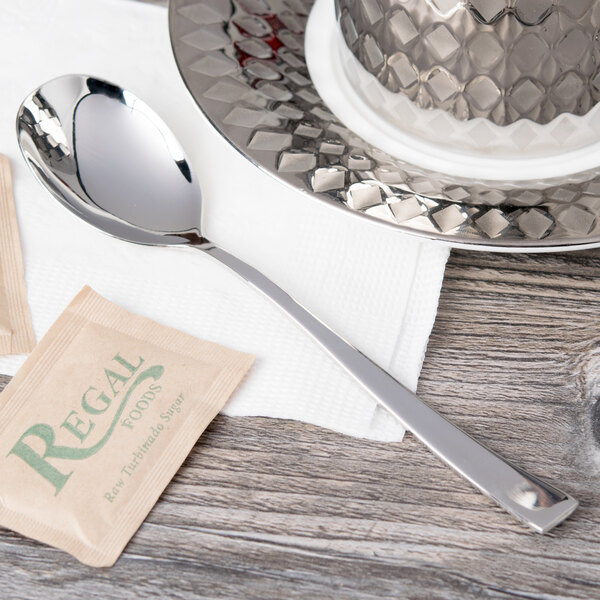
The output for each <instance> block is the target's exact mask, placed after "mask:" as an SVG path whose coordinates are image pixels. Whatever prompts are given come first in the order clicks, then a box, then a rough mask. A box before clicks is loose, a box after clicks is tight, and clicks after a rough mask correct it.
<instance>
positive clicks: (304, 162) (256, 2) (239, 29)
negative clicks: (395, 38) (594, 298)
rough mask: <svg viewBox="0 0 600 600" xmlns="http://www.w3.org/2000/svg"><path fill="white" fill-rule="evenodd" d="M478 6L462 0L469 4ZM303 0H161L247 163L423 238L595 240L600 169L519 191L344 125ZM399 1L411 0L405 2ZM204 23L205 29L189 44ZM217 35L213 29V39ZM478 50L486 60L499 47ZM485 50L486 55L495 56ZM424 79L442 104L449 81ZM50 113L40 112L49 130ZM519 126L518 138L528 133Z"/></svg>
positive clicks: (221, 125) (485, 97) (215, 115)
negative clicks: (306, 45)
mask: <svg viewBox="0 0 600 600" xmlns="http://www.w3.org/2000/svg"><path fill="white" fill-rule="evenodd" d="M376 1H379V0H373V2H376ZM582 2H583V3H585V2H584V0H576V3H577V4H578V6H575V5H574V4H573V5H572V11H571V12H569V13H568V16H569V17H573V16H574V12H575V11H581V10H583V8H582V7H583V4H582ZM476 4H478V3H477V2H476V1H475V0H472V1H471V2H470V6H471V8H472V9H473V10H474V8H475V5H476ZM479 4H481V6H480V9H481V11H483V12H481V17H482V18H497V17H494V16H493V15H492V16H490V15H491V13H494V11H497V9H498V7H499V6H500V5H499V4H498V3H496V2H495V0H486V2H481V3H479ZM311 6H312V0H286V1H285V2H284V1H283V0H268V1H267V0H233V1H230V0H171V3H170V29H171V36H172V41H173V46H174V50H175V56H176V59H177V61H178V64H179V67H180V69H181V72H182V74H183V77H184V80H185V82H186V84H187V86H188V88H189V90H190V92H191V94H192V95H193V97H194V98H195V100H196V102H197V103H198V105H199V106H200V107H201V108H202V110H203V111H204V112H205V113H206V114H207V115H208V117H209V118H210V119H211V120H212V122H213V123H214V124H215V126H216V127H217V128H218V129H219V130H220V131H221V132H222V133H223V135H224V136H225V137H226V138H228V139H229V140H230V141H231V143H233V144H234V145H235V146H236V147H237V148H238V149H239V150H240V151H241V152H242V153H243V154H245V155H246V156H248V158H249V159H250V160H252V161H253V162H254V163H256V164H257V165H259V166H260V167H261V168H263V169H264V170H266V171H268V172H270V173H272V174H273V175H274V176H277V177H278V178H280V179H281V180H283V181H285V182H286V183H288V184H289V185H291V186H292V187H295V188H297V189H298V190H300V191H302V192H305V193H307V195H312V196H314V197H316V198H318V199H320V200H323V201H326V202H330V203H333V204H335V205H337V206H340V207H344V208H346V209H347V210H351V211H353V212H355V213H356V214H360V215H365V216H368V217H370V218H374V219H378V220H379V221H381V222H385V223H387V224H388V225H394V226H396V227H398V228H399V229H401V230H403V231H405V232H408V233H412V234H416V235H421V236H425V237H427V238H436V239H444V240H447V241H451V242H452V243H454V244H457V245H461V244H462V245H465V246H473V245H485V246H489V247H492V248H496V249H505V248H513V249H514V248H520V249H540V248H562V247H569V248H572V247H577V246H578V245H590V244H598V245H600V169H599V170H598V171H595V172H593V173H590V172H588V173H579V174H577V175H574V176H573V177H571V178H570V179H568V180H565V179H562V180H546V181H543V182H539V181H535V182H531V183H530V184H529V185H528V186H526V187H524V186H519V185H518V184H515V183H514V182H513V183H511V182H501V183H500V182H485V181H474V180H466V179H458V178H455V177H450V176H448V175H444V174H440V173H433V172H430V171H427V170H425V169H423V168H420V167H417V166H415V165H412V164H408V163H405V162H403V161H401V160H398V159H396V158H394V157H392V156H390V155H388V154H386V153H385V152H383V151H381V150H380V149H378V148H376V147H373V146H371V145H370V144H368V143H367V142H366V141H365V140H363V139H362V138H360V137H359V136H357V135H356V134H355V133H353V132H352V131H350V130H349V129H347V128H346V127H345V126H344V125H343V124H342V123H341V122H340V121H339V120H338V119H337V118H336V117H335V116H334V115H332V114H331V112H330V111H329V110H328V109H327V107H326V106H325V104H324V102H323V101H322V99H321V97H320V96H319V94H318V92H317V90H316V89H315V87H314V85H313V84H312V81H311V78H310V73H309V72H308V70H307V68H306V64H305V60H304V56H303V51H302V46H303V31H302V30H300V29H299V28H300V27H304V24H305V21H306V15H307V14H308V12H309V10H310V7H311ZM373 6H374V5H372V6H371V9H370V10H371V14H372V15H376V12H373V10H372V9H373ZM409 6H410V0H407V1H406V2H403V7H409ZM503 6H504V5H503ZM565 6H566V4H565ZM569 6H571V5H569ZM486 9H488V10H486ZM503 10H504V9H503ZM396 14H400V13H399V12H398V11H397V10H396ZM384 15H385V13H384ZM255 18H260V19H262V20H260V21H257V20H255ZM373 18H374V17H373ZM380 21H381V22H380V25H381V26H382V27H387V26H388V25H389V21H386V19H385V18H383V19H381V20H380ZM263 22H265V23H267V24H268V25H269V28H267V27H265V26H264V25H263ZM250 23H252V27H251V26H250V25H249V24H250ZM405 23H406V21H405ZM207 25H210V26H211V28H210V30H209V31H210V32H211V35H210V36H209V37H208V38H207V40H206V41H201V40H200V41H199V38H200V34H199V32H204V31H207V29H206V26H207ZM259 25H260V26H259ZM290 27H294V28H295V29H294V31H293V32H292V31H291V29H289V28H290ZM251 28H253V30H254V31H255V33H254V34H252V33H251V32H250V31H249V30H250V29H251ZM216 31H218V32H222V35H220V34H219V35H213V34H214V32H216ZM288 33H293V34H294V36H297V37H295V38H294V40H295V41H294V43H290V42H289V41H288V43H287V46H286V45H284V43H283V41H282V40H290V39H292V38H290V37H289V36H288V35H287V34H288ZM256 36H258V37H256ZM436 39H437V38H435V37H434V40H436ZM440 39H442V42H439V41H438V42H434V43H437V44H438V49H437V50H438V52H440V53H444V52H445V53H449V54H452V53H454V54H460V53H461V52H462V49H458V50H456V49H453V44H452V41H451V40H450V39H449V38H448V37H446V36H445V34H444V38H440ZM186 40H187V41H186ZM189 40H193V41H194V43H193V44H189V43H188V42H189ZM214 40H218V43H215V41H214ZM407 43H408V44H409V45H410V44H411V43H421V40H420V39H418V40H416V41H413V42H411V41H410V40H408V42H407ZM488 48H491V52H490V57H492V56H494V55H495V54H496V53H497V50H495V49H494V48H493V46H492V45H490V46H488ZM490 57H488V58H487V59H486V60H488V61H489V62H490V61H491V62H494V59H492V58H490ZM256 58H260V59H262V60H267V62H266V63H260V64H261V65H262V67H268V68H262V67H261V69H257V65H256V64H254V65H253V62H254V63H256V61H255V60H254V59H256ZM404 58H406V55H404ZM404 58H403V56H402V55H400V54H398V55H397V57H396V69H395V71H394V73H396V76H397V79H396V80H395V81H396V85H399V86H400V85H403V86H407V85H408V86H410V85H411V75H410V72H409V71H407V70H406V63H403V60H404ZM390 71H392V70H390ZM273 73H278V74H279V76H278V77H279V78H278V79H277V80H274V79H273ZM438 73H439V74H441V76H442V77H445V78H446V80H450V81H452V77H454V76H453V75H452V74H451V73H450V71H448V70H442V69H439V71H438ZM263 76H264V77H265V78H262V77H263ZM574 76H575V77H574V78H573V77H572V76H571V75H569V73H566V74H564V75H563V79H562V80H561V82H560V83H559V84H558V85H559V86H560V85H564V86H566V87H565V88H564V89H563V91H562V92H561V93H560V95H561V97H562V98H566V102H567V103H571V102H573V98H574V97H575V96H576V93H575V92H576V89H577V87H578V86H579V85H580V83H579V79H577V77H581V73H579V72H577V73H574ZM434 77H435V75H434ZM431 79H433V77H432V78H431ZM439 81H440V82H441V81H442V80H439ZM478 81H479V82H480V83H479V86H474V87H472V88H469V90H468V91H467V92H468V93H470V94H471V96H472V101H473V102H475V101H476V102H477V103H478V107H479V108H478V109H477V110H483V107H484V106H487V105H490V104H492V102H493V97H494V95H495V92H494V90H493V88H492V87H490V85H489V83H488V82H487V80H485V79H480V80H478ZM521 81H523V82H528V81H530V80H529V79H522V80H521ZM492 83H493V84H494V85H496V84H495V83H494V82H493V81H492ZM428 84H430V85H432V86H435V88H434V89H435V91H436V93H437V94H439V96H440V98H444V97H445V98H446V101H448V89H449V88H447V87H444V86H443V85H441V83H437V84H434V83H432V82H431V81H428ZM444 85H447V84H444ZM522 85H525V83H523V84H522ZM532 85H533V88H532V87H531V86H529V85H527V86H526V87H525V88H524V90H523V91H522V93H523V97H521V96H519V95H517V98H518V99H520V102H521V104H522V105H523V106H526V105H527V106H529V103H530V102H531V95H532V93H534V92H533V89H534V88H535V89H538V88H537V82H535V81H533V82H532ZM538 91H539V90H538ZM467 92H461V95H462V94H463V93H467ZM534 95H535V93H534ZM44 110H45V108H44V107H43V106H42V107H40V111H41V112H43V111H44ZM51 120H52V115H48V117H47V118H46V121H47V122H48V123H49V131H50V129H51V128H50V125H51ZM523 126H527V123H523ZM520 131H521V133H520V134H521V136H522V137H523V142H524V143H525V142H526V140H527V136H528V135H529V136H530V132H528V131H527V129H523V130H520ZM557 134H558V135H561V133H560V132H557ZM562 135H564V132H563V133H562ZM47 137H48V149H49V150H48V151H56V148H57V147H58V146H59V144H58V143H57V142H56V141H55V140H53V139H52V136H51V135H50V134H48V136H47Z"/></svg>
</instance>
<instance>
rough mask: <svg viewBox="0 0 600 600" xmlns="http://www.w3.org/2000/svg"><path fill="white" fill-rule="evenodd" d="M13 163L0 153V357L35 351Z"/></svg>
mask: <svg viewBox="0 0 600 600" xmlns="http://www.w3.org/2000/svg"><path fill="white" fill-rule="evenodd" d="M12 188H13V185H12V176H11V171H10V163H9V161H8V158H6V156H3V155H2V154H0V355H5V354H24V353H26V352H30V351H31V350H33V347H34V346H35V336H34V334H33V326H32V324H31V314H30V312H29V305H28V304H27V291H26V288H25V273H24V269H23V258H22V256H21V240H20V237H19V225H18V223H17V213H16V211H15V203H14V198H13V191H12Z"/></svg>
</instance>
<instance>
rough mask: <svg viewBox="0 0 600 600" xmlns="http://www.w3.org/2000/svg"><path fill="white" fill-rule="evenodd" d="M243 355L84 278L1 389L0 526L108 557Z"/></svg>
mask: <svg viewBox="0 0 600 600" xmlns="http://www.w3.org/2000/svg"><path fill="white" fill-rule="evenodd" d="M252 361H253V357H252V356H251V355H248V354H243V353H241V352H236V351H233V350H229V349H227V348H224V347H223V346H220V345H218V344H214V343H211V342H206V341H202V340H199V339H197V338H195V337H192V336H190V335H188V334H185V333H182V332H180V331H177V330H174V329H172V328H169V327H165V326H163V325H159V324H158V323H156V322H154V321H152V320H150V319H147V318H145V317H141V316H138V315H134V314H132V313H130V312H128V311H127V310H125V309H124V308H121V307H119V306H117V305H115V304H113V303H111V302H109V301H108V300H106V299H105V298H103V297H102V296H100V295H99V294H97V293H96V292H94V291H93V290H92V289H90V288H89V287H86V288H84V289H83V290H82V291H81V292H80V293H79V295H78V296H77V297H76V298H75V299H74V300H73V301H72V302H71V304H70V305H69V306H68V307H67V308H66V310H65V311H64V312H63V314H62V315H61V316H60V317H59V318H58V320H57V321H56V322H55V323H54V325H53V326H52V327H51V328H50V330H49V331H48V333H47V334H46V335H45V336H44V338H43V339H42V340H41V341H40V343H39V344H38V346H37V347H36V348H35V350H34V351H33V353H32V354H31V356H30V357H29V358H28V359H27V361H26V362H25V364H24V365H23V366H22V367H21V369H20V370H19V372H18V373H17V374H16V375H15V377H14V378H13V379H12V381H11V382H10V383H9V384H8V386H7V387H6V389H5V390H4V392H3V393H2V394H1V395H0V525H2V526H4V527H8V528H10V529H13V530H14V531H18V532H19V533H21V534H23V535H26V536H28V537H31V538H35V539H37V540H40V541H42V542H45V543H46V544H50V545H52V546H56V547H57V548H61V549H63V550H66V551H67V552H70V553H71V554H73V555H74V556H75V557H76V558H78V559H79V560H80V561H81V562H83V563H85V564H88V565H91V566H96V567H103V566H110V565H112V564H113V563H114V562H115V561H116V560H117V558H118V557H119V555H120V554H121V552H122V550H123V548H124V547H125V545H126V544H127V542H128V541H129V539H130V538H131V537H132V536H133V534H134V533H135V531H136V530H137V529H138V527H139V526H140V525H141V523H142V522H143V520H144V518H145V517H146V515H147V514H148V513H149V512H150V510H151V509H152V507H153V506H154V504H155V503H156V501H157V500H158V498H159V496H160V494H161V493H162V491H163V490H164V488H165V487H166V486H167V484H168V483H169V481H170V480H171V479H172V478H173V476H174V475H175V473H176V471H177V469H178V468H179V467H180V465H181V464H182V463H183V461H184V460H185V458H186V456H187V455H188V454H189V452H190V450H191V449H192V447H193V446H194V444H195V443H196V441H197V439H198V438H199V437H200V435H201V434H202V432H203V431H204V429H205V428H206V427H207V425H208V424H209V423H210V422H211V421H212V420H213V418H214V417H215V416H216V415H217V413H218V412H219V410H220V409H221V408H222V407H223V405H224V404H225V403H226V402H227V400H228V398H229V397H230V396H231V394H232V393H233V391H234V390H235V388H236V387H237V386H238V384H239V383H240V381H241V380H242V378H243V377H244V375H245V374H246V372H247V371H248V369H249V368H250V366H251V364H252Z"/></svg>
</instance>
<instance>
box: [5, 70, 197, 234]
mask: <svg viewBox="0 0 600 600" xmlns="http://www.w3.org/2000/svg"><path fill="white" fill-rule="evenodd" d="M17 135H18V138H19V145H20V146H21V149H22V151H23V156H24V157H25V160H26V161H27V163H28V164H29V166H30V167H31V169H32V171H33V172H34V173H35V175H36V177H37V178H38V180H40V182H41V183H42V184H43V185H44V186H45V187H47V188H48V189H49V190H50V192H52V194H53V195H54V197H55V198H56V199H57V200H58V201H59V202H60V203H61V204H63V206H65V207H66V208H68V209H69V210H71V211H72V212H74V213H75V214H76V215H77V216H78V217H81V218H82V219H84V220H85V221H87V222H88V223H90V224H91V225H94V226H95V227H98V228H99V229H102V230H103V231H105V232H107V233H110V234H111V235H113V236H115V237H118V238H121V239H124V240H127V241H130V242H136V243H142V244H151V245H161V246H164V245H174V244H185V243H190V242H198V241H200V239H201V233H200V228H201V209H202V196H201V193H200V186H199V184H198V181H197V178H196V176H195V174H194V173H193V172H192V170H191V167H190V163H189V161H188V160H187V158H186V156H185V154H184V152H183V150H182V148H181V146H180V145H179V143H178V142H177V140H176V139H175V137H174V136H173V134H172V133H171V131H170V130H169V128H168V127H167V126H166V125H165V124H164V122H163V121H162V120H161V119H160V118H158V117H157V115H156V114H155V113H154V112H153V111H152V110H151V109H150V108H149V107H148V106H147V105H146V104H145V103H144V102H142V101H141V100H140V99H139V98H137V97H136V96H135V95H134V94H132V93H131V92H128V91H127V90H124V89H122V88H119V87H118V86H115V85H113V84H110V83H108V82H106V81H102V80H100V79H95V78H93V77H86V76H80V75H65V76H63V77H59V78H57V79H54V80H52V81H50V82H48V83H46V84H45V85H43V86H42V87H40V88H38V89H37V90H36V91H35V92H33V93H32V94H31V95H30V96H29V97H28V98H27V99H26V100H25V101H24V102H23V104H22V105H21V108H20V109H19V114H18V117H17Z"/></svg>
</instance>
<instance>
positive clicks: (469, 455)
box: [17, 75, 577, 533]
mask: <svg viewBox="0 0 600 600" xmlns="http://www.w3.org/2000/svg"><path fill="white" fill-rule="evenodd" d="M17 135H18V140H19V144H20V146H21V150H22V152H23V156H24V157H25V160H26V161H27V163H28V164H29V166H30V167H31V169H32V171H33V173H34V174H35V176H36V177H37V178H38V180H39V181H40V182H41V183H42V185H43V186H44V187H46V188H47V189H48V190H49V191H50V193H51V194H52V195H53V196H54V197H55V198H56V199H57V200H58V201H59V202H60V203H61V204H62V205H63V206H66V207H67V208H68V209H69V210H71V211H72V212H73V213H75V214H76V215H77V216H78V217H80V218H82V219H83V220H85V221H87V222H88V223H90V224H91V225H94V226H95V227H97V228H99V229H101V230H102V231H104V232H105V233H108V234H110V235H112V236H115V237H118V238H121V239H123V240H126V241H129V242H136V243H141V244H152V245H161V246H165V245H181V244H186V245H188V246H191V247H193V248H196V249H198V250H201V251H202V252H204V253H206V254H207V255H209V256H211V257H212V258H214V259H216V260H218V261H219V262H221V263H222V264H224V265H226V266H228V267H229V268H231V269H232V270H233V271H235V273H237V274H238V275H239V276H240V277H242V278H243V279H245V280H246V281H247V282H248V283H249V284H251V285H252V286H253V287H255V288H256V289H257V290H259V291H260V292H262V293H263V294H265V296H267V297H268V298H269V299H270V300H272V301H273V302H274V303H275V304H277V305H278V306H279V307H280V308H281V309H282V310H283V311H285V312H286V313H287V314H288V315H289V316H290V317H292V318H293V319H294V320H295V321H296V322H297V323H298V324H299V325H300V326H302V327H303V328H304V329H305V330H306V331H307V332H308V333H310V334H311V335H312V336H313V337H314V338H315V340H316V341H317V342H319V343H320V344H321V345H322V346H323V348H324V349H325V350H327V351H328V352H329V353H330V354H331V355H332V356H333V357H334V358H335V359H336V360H337V361H338V362H339V363H340V364H341V365H342V366H343V367H344V368H345V369H346V370H347V371H348V372H349V373H350V374H351V375H352V376H353V377H354V378H355V379H356V380H357V381H358V382H359V383H360V384H361V385H362V386H363V387H364V388H365V389H366V390H367V391H368V392H369V393H370V394H371V395H372V396H373V398H374V399H375V400H376V401H377V402H378V403H379V404H380V405H381V406H383V407H384V408H386V409H387V410H388V411H390V412H391V413H392V414H393V415H394V416H395V417H396V418H397V419H399V421H400V422H401V423H402V424H403V425H404V427H405V428H406V429H409V430H410V431H412V433H413V434H414V435H415V436H416V437H417V438H419V439H420V440H421V441H422V442H423V443H424V444H425V445H426V446H427V447H428V448H429V449H430V450H431V451H432V452H434V453H435V454H437V456H439V457H440V458H441V459H442V460H444V461H445V462H446V463H447V464H448V465H449V466H451V467H452V468H453V469H455V470H456V471H457V472H458V473H459V474H461V475H462V476H463V477H465V478H466V479H467V480H468V481H469V482H470V483H472V484H473V485H474V486H475V487H477V488H478V489H479V490H481V491H482V492H483V493H485V494H487V495H488V496H490V497H491V498H492V499H493V500H494V501H495V502H497V503H498V504H499V505H500V506H502V507H503V508H505V509H506V510H507V511H508V512H510V513H512V514H513V515H515V516H516V517H517V518H519V519H520V520H521V521H523V522H525V523H526V524H528V525H529V526H530V527H532V528H533V529H535V530H536V531H538V532H542V533H543V532H546V531H548V530H550V529H551V528H552V527H554V526H555V525H557V524H558V523H560V522H561V521H563V520H564V519H566V518H567V517H568V516H569V515H570V514H571V513H572V512H573V511H574V510H575V508H576V507H577V501H576V500H574V499H573V498H571V497H570V496H569V495H567V494H565V493H564V492H561V491H560V490H558V489H556V488H554V487H553V486H551V485H548V484H546V483H543V482H541V481H540V480H538V479H536V478H534V477H532V476H530V475H528V474H527V473H525V472H524V471H522V470H521V469H518V468H516V467H513V466H512V465H510V464H509V463H507V462H505V461H504V460H502V459H501V458H500V457H499V456H498V455H496V454H494V453H493V452H491V451H490V450H488V449H487V448H485V446H482V445H481V444H479V443H478V442H476V441H475V440H474V439H473V438H471V437H470V436H468V435H467V434H466V433H464V432H463V431H461V430H460V429H458V428H457V427H455V426H454V425H452V424H451V423H450V422H449V421H447V420H446V419H444V418H443V417H442V416H441V415H439V414H438V413H437V412H435V411H434V410H433V409H431V408H430V407H428V406H427V405H426V404H425V403H424V402H422V401H421V400H420V399H419V398H418V397H417V396H416V395H415V394H414V393H413V392H411V391H410V390H408V389H407V388H405V387H404V386H403V385H402V384H400V383H399V382H398V381H396V380H395V379H394V378H393V377H391V376H390V375H389V374H388V373H386V372H385V371H384V370H383V369H381V368H380V367H378V366H377V365H376V364H375V363H373V362H372V361H371V360H369V359H368V358H367V357H366V356H364V355H363V354H361V353H360V352H359V351H358V350H357V349H356V348H354V347H353V346H352V345H350V344H349V343H348V342H346V341H345V340H343V339H342V338H341V337H339V336H338V335H337V334H336V333H334V332H333V331H332V330H331V329H329V327H327V326H326V325H325V324H324V323H322V322H321V321H319V320H318V319H317V318H316V317H315V316H314V315H312V314H311V313H310V312H308V311H307V310H306V309H305V308H304V307H302V306H301V305H300V304H298V303H297V302H296V301H295V300H293V298H291V297H290V296H289V295H288V294H286V292H285V291H283V290H282V289H281V288H279V287H278V286H277V285H275V284H274V283H273V282H272V281H270V280H269V279H268V278H267V277H265V276H264V275H263V274H262V273H260V272H259V271H257V270H256V269H254V268H253V267H251V266H250V265H248V264H246V263H245V262H243V261H241V260H240V259H238V258H236V257H235V256H232V255H231V254H229V253H228V252H226V251H225V250H223V249H222V248H219V247H218V246H216V245H215V244H213V243H211V242H209V241H208V240H206V239H205V238H203V237H202V230H201V195H200V187H199V185H198V183H197V181H196V176H195V175H194V173H193V172H192V169H191V167H190V164H189V162H188V160H187V159H186V158H185V155H184V153H183V151H182V149H181V148H180V146H179V144H178V143H177V141H176V140H175V138H174V137H173V135H172V133H171V132H170V131H169V129H168V128H167V126H166V125H165V124H164V123H163V122H162V121H161V120H160V118H159V117H158V116H157V115H156V114H155V113H154V112H152V110H151V109H150V108H148V106H146V105H145V104H144V103H143V102H142V101H141V100H139V99H138V98H136V97H135V96H134V95H133V94H131V93H130V92H128V91H127V90H124V89H122V88H120V87H118V86H116V85H113V84H110V83H108V82H106V81H102V80H100V79H95V78H93V77H87V76H83V75H68V76H65V77H60V78H58V79H55V80H53V81H50V82H49V83H47V84H45V85H43V86H41V87H40V88H38V89H37V90H36V91H35V92H33V93H32V94H31V95H30V96H28V97H27V98H26V100H25V102H24V103H23V104H22V106H21V108H20V109H19V113H18V117H17Z"/></svg>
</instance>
